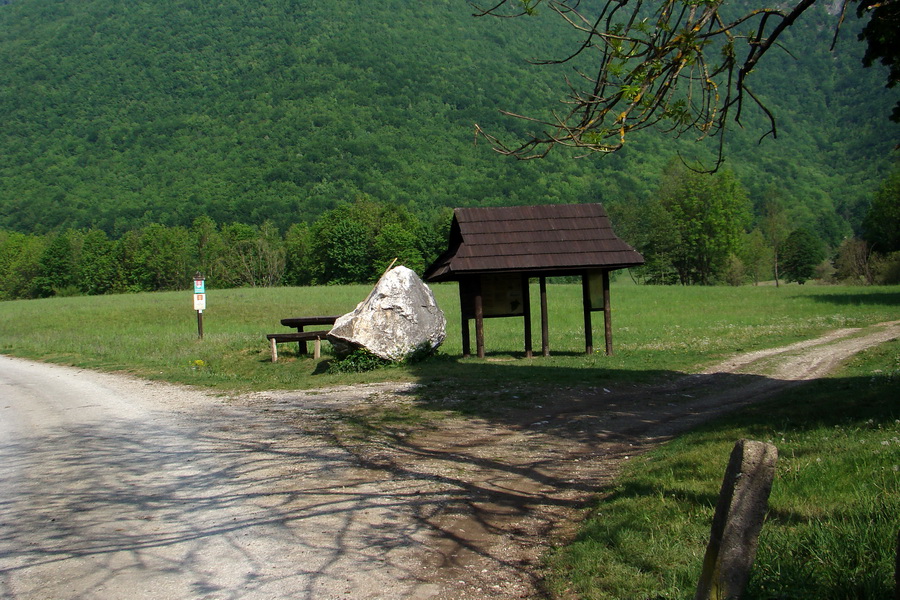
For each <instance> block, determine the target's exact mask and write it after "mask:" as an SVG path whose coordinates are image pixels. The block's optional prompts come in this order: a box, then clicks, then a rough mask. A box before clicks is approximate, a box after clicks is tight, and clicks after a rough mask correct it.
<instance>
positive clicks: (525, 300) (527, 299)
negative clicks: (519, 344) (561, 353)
mask: <svg viewBox="0 0 900 600" xmlns="http://www.w3.org/2000/svg"><path fill="white" fill-rule="evenodd" d="M522 316H523V317H524V321H525V322H524V327H525V358H532V357H533V356H534V353H533V352H532V348H531V289H530V287H529V285H528V275H527V274H523V275H522Z"/></svg>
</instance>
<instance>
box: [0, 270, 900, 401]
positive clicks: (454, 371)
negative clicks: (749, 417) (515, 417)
mask: <svg viewBox="0 0 900 600" xmlns="http://www.w3.org/2000/svg"><path fill="white" fill-rule="evenodd" d="M434 291H435V295H436V297H437V300H438V303H439V305H440V306H441V307H442V308H443V309H444V311H445V313H446V317H447V341H446V342H445V344H444V346H442V348H441V356H440V357H439V358H438V359H437V360H433V361H426V362H425V363H422V364H419V365H415V366H411V367H404V368H393V369H387V370H380V371H376V372H372V373H366V374H343V375H335V374H329V373H327V372H326V371H327V369H326V368H325V367H326V365H325V362H324V361H327V360H328V359H329V356H328V354H327V344H326V355H325V357H324V361H323V362H314V361H313V360H312V359H311V358H304V357H298V356H296V354H295V353H293V352H292V350H291V348H290V346H288V345H282V346H281V349H280V355H281V359H280V360H279V362H278V363H276V364H272V363H271V362H270V356H269V350H268V345H267V342H266V340H265V334H266V333H272V332H275V331H282V330H285V328H283V327H282V326H281V325H280V323H279V320H280V319H281V318H283V317H286V316H300V315H317V314H341V313H344V312H347V311H350V310H352V309H353V307H354V306H355V305H356V303H357V302H359V301H360V300H361V299H363V298H365V296H366V295H367V294H368V292H369V288H368V287H367V286H335V287H317V288H274V289H238V290H210V292H209V294H208V309H207V311H206V312H205V313H204V333H205V336H204V339H203V340H199V339H198V338H197V321H196V313H195V312H194V311H193V310H192V309H191V295H190V293H189V292H170V293H158V294H136V295H120V296H97V297H88V298H50V299H45V300H28V301H13V302H0V352H2V353H6V354H11V355H17V356H23V357H27V358H34V359H40V360H47V361H53V362H59V363H64V364H73V365H79V366H84V367H91V368H101V369H107V370H122V371H128V372H132V373H135V374H137V375H140V376H143V377H150V378H159V379H165V380H169V381H175V382H181V383H188V384H193V385H199V386H205V387H214V388H218V389H222V390H241V389H262V388H309V387H320V386H326V385H334V384H340V383H355V382H361V381H372V380H384V379H418V380H426V381H434V380H438V381H444V382H450V383H448V385H453V382H456V383H459V385H461V386H464V387H465V386H475V387H476V388H477V386H478V385H479V382H482V383H485V384H486V385H490V386H496V385H497V384H498V383H501V384H502V383H504V382H512V383H517V384H520V385H532V384H558V383H560V382H564V383H566V384H567V385H568V384H571V385H592V384H602V383H604V382H607V381H610V380H628V381H634V380H642V379H643V380H648V379H658V378H660V377H664V376H666V375H667V374H674V373H678V372H685V371H691V370H693V369H696V368H697V367H698V366H700V365H703V364H705V363H709V362H711V361H713V360H716V359H717V358H720V357H722V356H723V355H727V354H731V353H734V352H741V351H747V350H752V349H757V348H764V347H772V346H776V345H780V344H783V343H788V342H792V341H796V340H799V339H804V338H808V337H812V336H815V335H817V334H819V333H822V332H823V331H826V330H829V329H835V328H839V327H854V326H864V325H869V324H872V323H877V322H880V321H886V320H890V319H894V318H896V306H897V305H898V304H900V287H897V286H894V287H886V288H851V287H814V286H802V287H801V286H796V285H794V286H783V287H780V288H775V287H741V288H726V287H715V288H700V287H694V288H685V287H647V286H635V285H630V284H628V282H627V281H626V280H625V278H621V281H620V282H616V283H614V284H613V290H612V296H613V298H612V300H613V328H614V345H615V355H614V356H612V357H607V356H605V355H604V354H602V353H595V354H594V355H591V356H586V355H585V354H584V334H583V324H582V314H581V290H580V287H579V286H577V285H563V284H560V285H551V286H549V292H548V296H549V307H550V311H549V312H550V345H551V351H552V356H551V357H549V358H536V359H533V360H525V359H523V358H522V350H523V347H524V341H523V339H522V320H521V319H490V320H488V321H487V322H486V324H485V330H486V345H487V350H488V356H487V358H486V359H485V360H478V359H474V358H472V359H466V360H463V359H462V358H461V356H460V354H461V342H460V319H459V301H458V298H457V287H456V286H455V285H438V286H435V287H434ZM534 297H535V298H536V297H537V290H536V289H535V290H534ZM533 304H534V305H535V306H534V307H533V309H534V314H533V323H534V331H535V334H534V336H535V337H534V342H533V343H534V347H535V349H536V350H537V351H538V353H539V350H540V339H539V337H540V333H539V332H540V326H539V323H540V320H539V319H540V317H539V315H538V310H539V309H538V307H537V306H536V305H537V302H536V301H535V302H534V303H533ZM602 331H603V323H602V314H600V313H595V315H594V339H595V346H597V347H601V346H602Z"/></svg>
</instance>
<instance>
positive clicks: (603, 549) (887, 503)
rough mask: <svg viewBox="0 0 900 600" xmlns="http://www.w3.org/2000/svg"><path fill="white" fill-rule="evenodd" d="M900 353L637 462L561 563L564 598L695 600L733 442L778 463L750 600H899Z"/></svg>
mask: <svg viewBox="0 0 900 600" xmlns="http://www.w3.org/2000/svg"><path fill="white" fill-rule="evenodd" d="M898 382H900V342H898V341H894V342H891V343H889V344H884V345H882V346H880V347H878V348H875V349H872V350H869V351H867V352H865V353H863V354H861V355H858V356H857V357H855V358H854V359H852V360H851V362H850V363H849V364H848V365H846V367H845V368H844V369H843V371H841V372H840V373H838V374H835V375H834V376H832V377H830V378H828V379H824V380H819V381H816V382H814V383H811V384H808V385H805V386H802V387H800V388H798V389H795V390H793V391H791V392H789V393H785V394H783V395H782V396H780V397H778V398H776V399H774V400H772V401H770V402H767V403H765V404H764V405H759V406H756V407H753V408H750V409H748V410H746V411H743V412H741V413H740V414H738V415H735V416H732V417H729V418H725V419H723V420H720V421H717V422H715V423H713V424H710V425H707V426H705V427H703V428H702V429H699V430H697V431H695V432H693V433H690V434H688V435H684V436H682V437H680V438H678V439H677V440H674V441H673V442H671V443H669V444H666V445H665V446H664V447H661V448H660V449H658V450H656V451H654V452H651V453H649V454H647V455H645V456H643V457H641V458H639V459H636V460H635V461H634V462H633V463H632V464H631V465H630V467H629V468H628V469H627V470H626V472H625V473H624V474H623V476H622V477H620V479H619V481H618V482H617V484H616V485H615V487H614V488H613V489H611V490H608V492H607V493H606V494H605V496H604V498H603V499H602V500H601V501H599V503H598V504H597V505H596V506H595V507H594V508H593V509H592V511H591V513H590V515H589V517H588V518H587V519H586V521H585V522H584V523H583V526H582V529H581V532H580V534H579V535H578V537H577V539H576V540H575V541H574V542H573V543H572V544H570V545H568V546H566V547H564V548H560V549H558V550H557V551H556V552H555V553H554V554H553V556H552V558H551V559H550V567H551V571H552V576H551V579H550V581H551V587H552V589H553V592H554V594H555V595H556V597H559V598H582V599H601V598H602V599H629V600H643V599H658V598H667V599H669V598H671V599H674V598H692V597H693V594H694V591H695V588H696V583H697V578H698V577H699V574H700V568H701V564H702V558H703V553H704V551H705V548H706V542H707V540H708V536H709V527H710V522H711V519H712V513H713V510H714V506H715V502H716V498H717V495H718V491H719V486H720V485H721V478H722V475H723V473H724V470H725V465H726V464H727V461H728V456H729V453H730V451H731V448H732V446H733V444H734V442H735V441H736V440H737V439H740V438H750V439H757V440H763V441H771V442H772V443H774V444H775V445H776V446H777V447H778V449H779V461H778V467H777V474H776V480H775V485H774V487H773V491H772V496H771V498H770V511H769V515H768V518H767V522H766V524H765V526H764V528H763V531H762V535H761V537H760V547H759V553H758V555H757V560H756V564H755V567H754V571H753V575H752V579H751V582H750V588H749V593H748V596H747V597H748V598H750V599H760V600H761V599H770V598H779V599H787V598H796V599H800V598H817V599H820V600H821V599H825V600H828V599H834V600H838V599H846V598H868V599H879V598H883V599H885V600H887V599H890V598H893V597H894V587H893V586H894V582H893V580H894V557H895V551H896V544H897V534H898V531H900V404H898V403H897V400H896V398H897V389H898Z"/></svg>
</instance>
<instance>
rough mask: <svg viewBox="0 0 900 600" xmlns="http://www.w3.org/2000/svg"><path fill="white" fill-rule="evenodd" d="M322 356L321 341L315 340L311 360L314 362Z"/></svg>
mask: <svg viewBox="0 0 900 600" xmlns="http://www.w3.org/2000/svg"><path fill="white" fill-rule="evenodd" d="M320 356H322V340H321V339H319V338H316V346H315V348H314V349H313V358H314V359H315V360H319V357H320Z"/></svg>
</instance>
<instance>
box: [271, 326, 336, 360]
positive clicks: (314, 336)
mask: <svg viewBox="0 0 900 600" xmlns="http://www.w3.org/2000/svg"><path fill="white" fill-rule="evenodd" d="M327 335H328V331H327V330H322V331H297V332H291V333H267V334H266V339H267V340H269V345H270V346H271V348H272V362H278V347H277V344H281V343H286V342H303V343H306V342H312V341H315V343H316V344H315V349H314V351H313V358H316V359H318V358H319V357H320V356H321V355H322V340H323V339H325V336H327Z"/></svg>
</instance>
